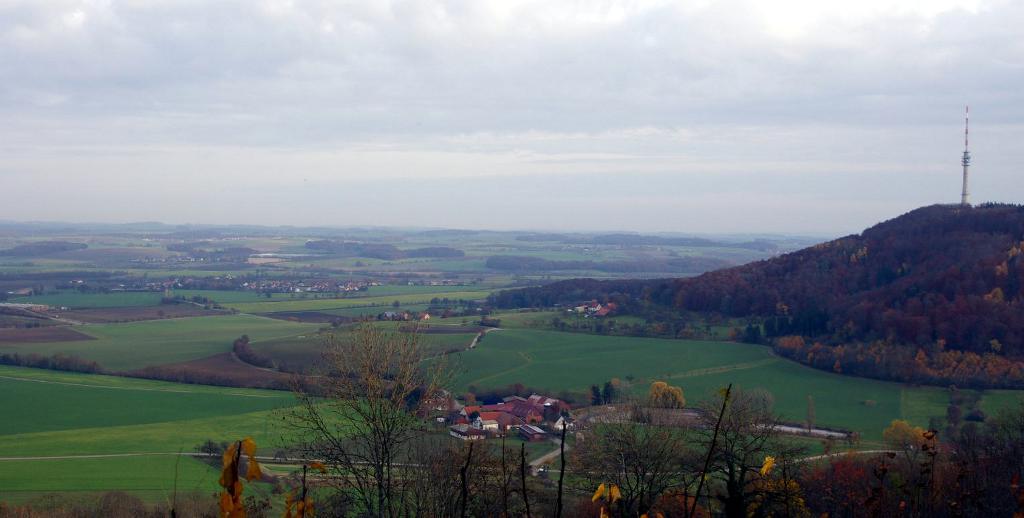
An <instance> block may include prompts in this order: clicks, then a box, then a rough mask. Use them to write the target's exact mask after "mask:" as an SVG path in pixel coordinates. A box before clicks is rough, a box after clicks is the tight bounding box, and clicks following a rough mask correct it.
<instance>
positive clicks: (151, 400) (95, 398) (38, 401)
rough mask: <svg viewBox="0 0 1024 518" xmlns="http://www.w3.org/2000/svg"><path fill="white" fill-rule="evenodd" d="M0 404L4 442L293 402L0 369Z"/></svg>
mask: <svg viewBox="0 0 1024 518" xmlns="http://www.w3.org/2000/svg"><path fill="white" fill-rule="evenodd" d="M0 400H2V401H3V405H2V406H3V408H4V410H5V415H7V416H8V417H9V418H5V419H3V420H0V436H5V435H11V434H22V433H37V432H52V431H61V430H69V429H82V428H94V427H117V426H127V425H140V424H149V423H160V422H165V421H177V420H181V419H184V418H191V419H198V418H205V417H212V416H222V415H231V414H245V413H249V412H256V411H262V410H267V409H271V408H277V407H280V406H282V405H285V404H288V403H289V402H290V401H291V400H292V398H291V395H290V394H288V393H285V392H276V391H266V390H251V389H235V388H221V387H207V386H203V385H182V384H177V383H166V382H160V381H149V380H139V379H131V378H120V377H115V376H98V375H89V374H78V373H69V372H57V371H47V370H39V369H27V368H22V367H7V366H0ZM3 442H4V443H5V444H7V446H13V445H11V444H10V443H9V442H6V441H3ZM3 449H5V447H4V446H3V445H0V450H3ZM8 453H10V452H8ZM89 453H92V452H89Z"/></svg>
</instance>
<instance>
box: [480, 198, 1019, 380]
mask: <svg viewBox="0 0 1024 518" xmlns="http://www.w3.org/2000/svg"><path fill="white" fill-rule="evenodd" d="M1022 248H1024V207H1022V206H1017V205H994V204H988V205H982V206H978V207H973V208H971V207H967V208H963V207H959V206H946V205H935V206H930V207H924V208H920V209H917V210H914V211H912V212H909V213H907V214H904V215H902V216H900V217H898V218H895V219H892V220H889V221H886V222H883V223H880V224H878V225H875V226H873V227H871V228H869V229H867V230H865V231H864V232H863V233H862V234H860V235H852V236H848V237H844V238H840V239H836V240H834V241H830V242H827V243H822V244H819V245H816V246H813V247H810V248H806V249H803V250H800V251H798V252H794V253H791V254H786V255H782V256H779V257H776V258H772V259H768V260H764V261H759V262H756V263H750V264H747V265H744V266H739V267H735V268H729V269H724V270H718V271H714V272H709V273H706V274H704V275H701V276H699V277H694V278H688V279H669V280H659V281H635V282H623V281H617V282H612V283H601V282H597V281H591V280H579V281H564V282H560V283H555V284H552V285H548V286H544V287H540V288H530V289H526V290H520V291H518V292H508V293H502V294H499V295H498V296H496V297H495V298H494V299H493V303H494V304H495V305H496V306H500V307H513V306H550V305H557V304H563V303H573V302H578V301H580V300H585V299H591V298H596V299H598V300H615V301H617V302H619V303H620V304H621V305H622V307H624V308H625V310H626V311H629V312H632V313H637V314H643V313H644V312H649V311H653V310H655V309H658V308H661V309H666V308H671V309H673V310H677V311H699V312H710V313H718V314H722V315H725V316H732V317H748V318H754V319H755V320H756V321H757V322H761V323H763V328H762V329H763V331H761V330H760V329H756V328H754V329H748V330H747V332H746V333H745V334H746V335H748V336H746V338H747V339H748V340H751V341H753V340H758V339H763V340H770V341H772V343H773V345H775V346H776V349H777V350H779V352H781V353H783V354H787V355H789V356H791V357H795V358H796V359H800V360H801V361H805V362H806V363H811V364H814V365H816V366H819V367H830V368H833V369H835V370H837V371H844V372H850V371H851V370H857V369H860V370H861V371H862V372H859V373H860V374H865V375H872V376H876V377H886V378H895V379H908V380H918V379H919V380H924V381H928V380H932V381H957V380H959V381H961V382H962V383H970V384H978V383H980V382H981V381H984V379H988V378H990V377H991V376H989V375H995V374H997V373H996V372H989V373H987V374H982V373H976V372H973V371H977V370H979V369H989V370H991V369H994V368H995V367H993V365H997V364H998V365H1001V366H1002V367H1001V369H1002V370H1000V371H999V375H1002V376H1014V377H1016V378H1017V379H1019V380H1020V383H1022V384H1024V374H1022V373H1021V369H1020V365H1019V364H1017V362H1016V361H1012V362H1010V363H1012V365H1011V364H1008V363H1007V362H1006V360H1020V359H1022V358H1024V289H1022V284H1024V258H1022V253H1021V252H1022ZM762 332H763V335H764V336H763V338H762V337H760V336H757V335H759V334H761V333H762ZM751 334H753V335H755V336H750V335H751ZM778 337H787V338H786V339H784V340H778V339H777V338H778ZM794 337H801V339H799V340H798V339H795V338H794ZM815 342H818V343H815ZM837 346H838V348H839V350H838V351H837V350H835V349H836V348H837ZM893 346H896V347H898V348H899V349H901V351H900V352H899V353H896V352H894V351H885V350H884V348H886V347H889V348H893ZM847 349H848V350H849V351H855V352H856V354H855V355H853V356H851V358H847ZM908 352H909V354H910V357H909V358H905V357H904V356H905V354H907V353H908ZM919 353H920V354H919ZM964 353H973V354H969V355H967V356H965V355H964ZM850 354H853V353H850ZM865 358H867V359H866V360H865ZM844 359H846V360H848V361H847V362H844ZM908 359H909V360H910V363H913V362H914V361H915V360H916V361H917V363H919V364H920V366H919V368H913V367H901V366H900V365H896V364H893V365H887V364H888V363H890V362H897V361H904V360H908ZM965 361H977V362H982V363H983V364H982V363H979V364H978V365H977V366H975V367H974V368H973V370H972V372H971V373H965V372H966V370H971V369H967V368H966V367H964V366H963V363H964V362H965ZM823 362H824V363H828V365H825V364H824V363H823ZM864 362H868V363H872V362H873V363H874V364H875V365H874V366H871V365H867V364H864V365H861V364H862V363H864ZM944 362H945V363H944ZM950 362H952V363H950ZM850 363H852V364H850ZM947 364H948V365H947ZM958 368H959V369H961V371H963V372H960V373H959V374H957V373H956V372H955V369H958ZM901 369H902V370H907V369H909V370H907V371H906V372H901ZM951 369H952V370H951ZM1006 369H1010V370H1009V371H1007V370H1006ZM1012 369H1016V371H1013V370H1012ZM890 371H891V372H890ZM958 376H959V377H958ZM982 378H984V379H982ZM981 384H988V383H981Z"/></svg>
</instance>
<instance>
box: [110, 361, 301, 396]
mask: <svg viewBox="0 0 1024 518" xmlns="http://www.w3.org/2000/svg"><path fill="white" fill-rule="evenodd" d="M127 375H129V376H140V377H145V378H156V379H164V380H170V381H178V382H184V383H201V384H210V385H222V386H232V387H252V388H287V387H289V383H290V380H291V379H292V375H291V374H287V373H283V372H277V371H273V370H269V369H261V368H259V367H254V366H252V365H249V364H248V363H245V362H243V361H242V360H239V359H238V358H237V357H236V356H235V355H234V354H233V353H230V352H226V353H220V354H215V355H213V356H209V357H206V358H201V359H198V360H191V361H187V362H181V363H170V364H167V365H159V366H153V367H146V368H144V369H139V370H137V371H133V372H128V373H127Z"/></svg>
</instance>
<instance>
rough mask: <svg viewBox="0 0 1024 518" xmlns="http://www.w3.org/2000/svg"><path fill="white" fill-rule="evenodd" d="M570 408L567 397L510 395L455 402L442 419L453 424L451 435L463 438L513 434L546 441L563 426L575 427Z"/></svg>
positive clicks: (450, 428)
mask: <svg viewBox="0 0 1024 518" xmlns="http://www.w3.org/2000/svg"><path fill="white" fill-rule="evenodd" d="M569 410H570V407H569V405H568V404H567V403H565V402H564V401H561V400H558V399H554V398H549V397H547V396H542V395H539V394H533V395H531V396H530V397H525V398H524V397H521V396H508V397H505V398H503V399H502V401H501V402H500V403H494V404H490V405H465V406H463V405H459V404H458V403H454V405H453V406H452V408H450V410H449V414H448V416H447V417H444V418H439V419H440V420H444V421H447V422H448V423H449V424H450V426H449V427H448V433H449V434H450V435H451V436H452V437H455V438H457V439H462V440H464V441H473V440H479V439H486V438H488V437H505V436H509V435H513V434H514V435H518V436H519V437H522V438H523V439H524V440H527V441H543V440H546V439H548V438H550V437H552V435H551V434H552V433H553V432H561V430H562V428H564V427H569V428H570V429H572V426H573V424H572V418H571V417H569Z"/></svg>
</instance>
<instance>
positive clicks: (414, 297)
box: [225, 290, 490, 313]
mask: <svg viewBox="0 0 1024 518" xmlns="http://www.w3.org/2000/svg"><path fill="white" fill-rule="evenodd" d="M489 293H490V291H489V290H477V291H466V290H463V291H443V292H431V293H412V294H405V295H385V296H379V297H357V298H346V299H314V298H309V299H296V300H282V301H280V302H274V301H271V302H250V303H246V302H241V303H229V304H225V305H226V306H228V307H230V308H233V309H237V310H238V311H241V312H242V313H275V312H281V311H323V310H329V309H345V308H352V307H360V306H383V307H386V306H390V305H391V304H392V303H393V302H395V301H398V302H399V304H427V303H429V302H430V300H431V299H433V298H435V297H436V298H448V299H451V300H455V299H468V300H480V299H484V298H487V295H488V294H489Z"/></svg>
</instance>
